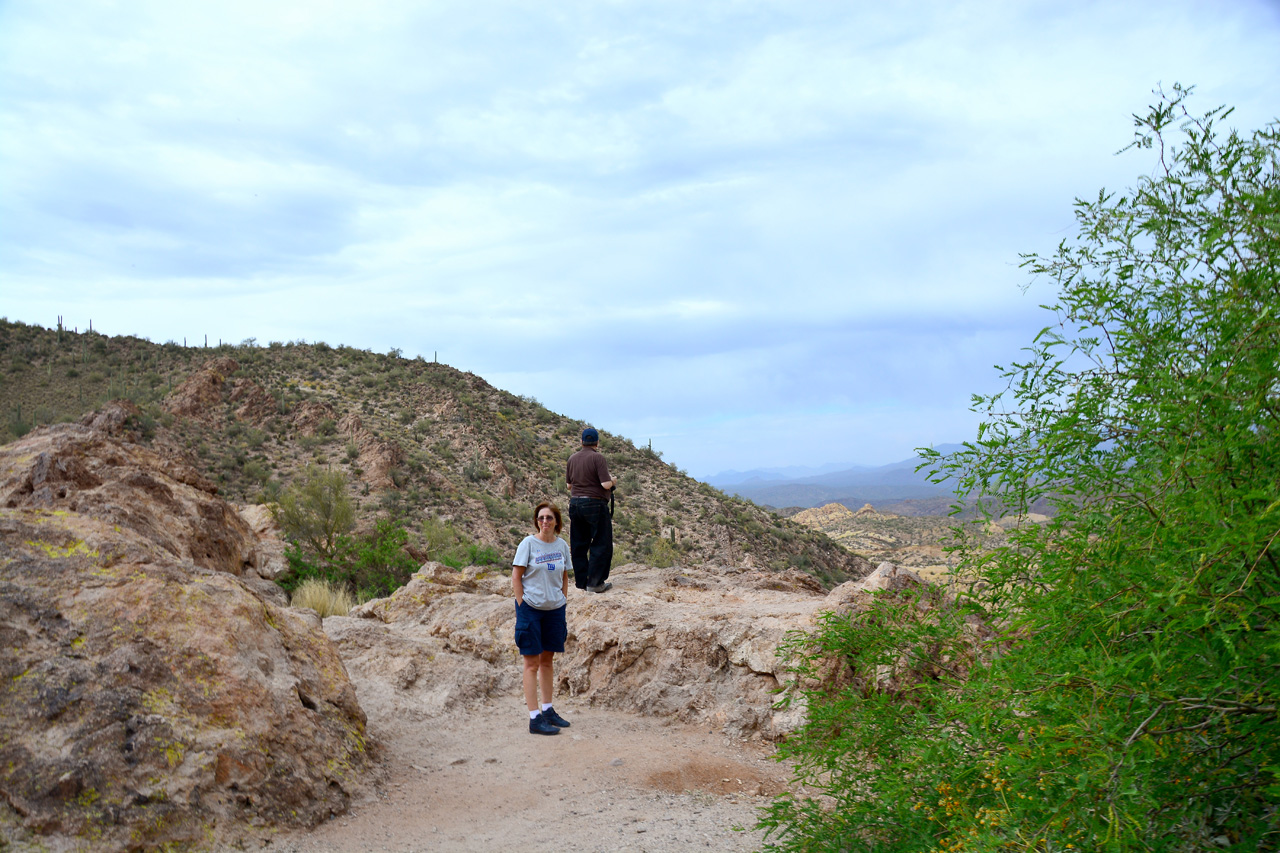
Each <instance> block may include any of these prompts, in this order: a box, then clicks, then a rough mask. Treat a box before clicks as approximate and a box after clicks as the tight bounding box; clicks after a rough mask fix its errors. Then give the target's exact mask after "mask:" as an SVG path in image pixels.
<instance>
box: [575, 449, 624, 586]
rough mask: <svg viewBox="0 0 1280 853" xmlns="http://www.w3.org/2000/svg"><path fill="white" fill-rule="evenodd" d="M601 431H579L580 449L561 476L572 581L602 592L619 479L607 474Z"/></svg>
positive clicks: (610, 554) (609, 559)
mask: <svg viewBox="0 0 1280 853" xmlns="http://www.w3.org/2000/svg"><path fill="white" fill-rule="evenodd" d="M599 444H600V433H598V432H596V430H595V428H594V427H587V428H586V429H584V430H583V431H582V449H581V450H579V451H578V452H577V453H575V454H573V455H572V456H570V457H569V462H568V464H567V465H566V466H565V472H564V479H565V482H566V483H568V484H569V553H570V555H571V557H572V560H573V569H574V572H573V583H574V585H575V586H576V587H577V588H578V589H585V590H588V591H589V592H604V591H605V590H607V589H610V588H611V587H612V586H613V584H611V583H609V565H610V564H611V563H612V562H613V519H612V518H610V517H609V492H610V491H611V490H612V489H613V488H614V487H615V486H617V485H618V481H617V480H615V479H613V478H612V477H610V476H609V465H608V463H606V462H605V461H604V454H602V453H601V452H600V447H599Z"/></svg>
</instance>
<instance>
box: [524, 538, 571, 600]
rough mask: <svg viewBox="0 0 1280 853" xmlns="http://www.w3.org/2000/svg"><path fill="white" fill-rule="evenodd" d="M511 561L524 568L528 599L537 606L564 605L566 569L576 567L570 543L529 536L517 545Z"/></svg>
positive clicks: (525, 598) (525, 594)
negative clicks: (570, 554) (570, 550)
mask: <svg viewBox="0 0 1280 853" xmlns="http://www.w3.org/2000/svg"><path fill="white" fill-rule="evenodd" d="M511 565H512V566H514V567H517V568H523V569H524V574H522V575H521V576H520V578H521V582H522V583H523V584H524V603H525V604H527V605H529V606H530V607H532V608H534V609H536V610H556V609H558V608H560V607H564V606H565V604H567V603H568V601H569V600H568V599H567V598H565V596H564V573H565V572H566V571H568V570H569V569H570V568H572V567H573V560H572V559H571V558H570V557H569V546H568V545H566V544H565V541H564V540H563V539H560V538H559V537H557V538H556V540H555V541H554V542H543V541H542V540H541V539H539V538H538V537H537V536H526V537H524V541H523V542H521V543H520V547H519V548H516V556H515V559H514V560H512V561H511Z"/></svg>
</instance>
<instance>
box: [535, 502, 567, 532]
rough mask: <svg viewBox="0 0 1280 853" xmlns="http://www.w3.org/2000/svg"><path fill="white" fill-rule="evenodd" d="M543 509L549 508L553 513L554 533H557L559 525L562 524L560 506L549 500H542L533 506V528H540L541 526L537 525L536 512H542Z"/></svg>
mask: <svg viewBox="0 0 1280 853" xmlns="http://www.w3.org/2000/svg"><path fill="white" fill-rule="evenodd" d="M544 509H549V510H551V512H552V514H554V515H555V517H556V533H559V532H560V527H561V526H562V525H563V524H564V520H563V519H562V518H561V517H560V507H558V506H556V505H555V504H553V503H552V502H551V501H543V502H542V503H540V504H538V505H537V506H535V507H534V508H533V529H534V530H541V528H540V527H538V513H540V512H542V511H543V510H544Z"/></svg>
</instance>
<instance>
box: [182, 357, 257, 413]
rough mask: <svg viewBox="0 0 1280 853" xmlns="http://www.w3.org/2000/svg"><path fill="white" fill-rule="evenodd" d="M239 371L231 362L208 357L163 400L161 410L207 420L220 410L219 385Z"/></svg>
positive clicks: (231, 360)
mask: <svg viewBox="0 0 1280 853" xmlns="http://www.w3.org/2000/svg"><path fill="white" fill-rule="evenodd" d="M239 369H240V365H239V364H237V363H236V361H235V359H232V358H227V357H225V356H223V357H220V358H211V359H209V360H208V361H207V362H205V363H204V365H202V366H201V368H200V369H199V370H197V371H196V372H195V373H192V374H191V375H190V376H188V377H187V379H186V381H185V382H183V383H182V384H181V385H179V386H178V387H177V388H174V389H173V391H171V392H170V393H169V396H168V397H166V398H165V401H164V407H165V408H166V409H168V410H169V411H170V412H172V413H173V414H175V415H184V416H186V417H190V418H203V419H208V418H211V417H214V416H216V414H217V413H219V412H220V411H221V403H222V386H223V385H225V384H226V381H227V377H228V376H230V375H231V374H233V373H235V372H236V371H237V370H239Z"/></svg>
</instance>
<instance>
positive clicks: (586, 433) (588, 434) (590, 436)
mask: <svg viewBox="0 0 1280 853" xmlns="http://www.w3.org/2000/svg"><path fill="white" fill-rule="evenodd" d="M582 443H583V444H599V443H600V433H598V432H596V428H595V427H587V428H586V429H584V430H583V431H582Z"/></svg>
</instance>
